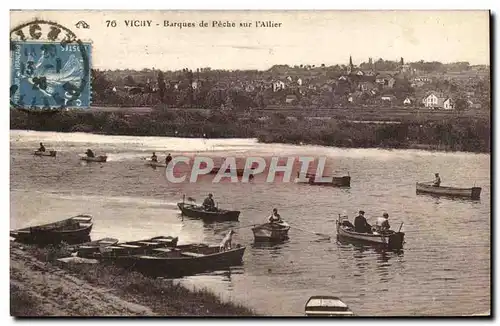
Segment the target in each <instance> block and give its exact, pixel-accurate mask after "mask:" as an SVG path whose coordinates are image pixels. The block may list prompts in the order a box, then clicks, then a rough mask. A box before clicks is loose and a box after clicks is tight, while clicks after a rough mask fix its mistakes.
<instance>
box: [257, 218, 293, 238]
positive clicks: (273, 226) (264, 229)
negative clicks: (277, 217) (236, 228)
mask: <svg viewBox="0 0 500 326" xmlns="http://www.w3.org/2000/svg"><path fill="white" fill-rule="evenodd" d="M289 230H290V225H288V223H286V222H285V221H281V222H279V223H277V222H274V223H265V224H261V225H258V226H255V227H253V228H252V232H253V236H254V238H255V241H283V240H286V239H288V231H289Z"/></svg>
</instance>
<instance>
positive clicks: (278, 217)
mask: <svg viewBox="0 0 500 326" xmlns="http://www.w3.org/2000/svg"><path fill="white" fill-rule="evenodd" d="M280 222H281V215H280V214H278V209H277V208H273V213H272V214H271V216H269V223H280Z"/></svg>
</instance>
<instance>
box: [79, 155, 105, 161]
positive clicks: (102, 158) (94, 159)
mask: <svg viewBox="0 0 500 326" xmlns="http://www.w3.org/2000/svg"><path fill="white" fill-rule="evenodd" d="M107 159H108V157H107V156H106V155H100V156H96V157H88V156H80V160H83V161H87V162H101V163H104V162H106V160H107Z"/></svg>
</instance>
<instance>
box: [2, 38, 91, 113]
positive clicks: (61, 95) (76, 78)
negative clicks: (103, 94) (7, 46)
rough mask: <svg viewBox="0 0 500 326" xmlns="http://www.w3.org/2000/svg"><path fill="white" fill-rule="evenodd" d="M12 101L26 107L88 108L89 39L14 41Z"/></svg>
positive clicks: (12, 47) (89, 92)
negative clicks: (74, 41)
mask: <svg viewBox="0 0 500 326" xmlns="http://www.w3.org/2000/svg"><path fill="white" fill-rule="evenodd" d="M11 49H12V51H11V56H12V58H11V59H12V60H11V86H10V101H11V103H12V104H13V105H15V106H17V107H23V108H32V109H36V108H39V109H44V108H88V107H89V106H90V98H91V86H90V68H89V67H90V61H91V44H90V43H67V44H64V43H61V42H52V41H44V42H41V41H13V42H11Z"/></svg>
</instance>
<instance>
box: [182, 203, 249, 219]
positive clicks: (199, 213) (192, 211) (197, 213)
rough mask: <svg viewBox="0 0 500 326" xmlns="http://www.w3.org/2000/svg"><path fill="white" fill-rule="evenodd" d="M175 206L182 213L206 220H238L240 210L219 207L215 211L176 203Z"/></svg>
mask: <svg viewBox="0 0 500 326" xmlns="http://www.w3.org/2000/svg"><path fill="white" fill-rule="evenodd" d="M177 206H178V207H179V209H180V210H181V212H182V215H185V216H188V217H193V218H199V219H202V220H204V221H206V222H210V221H238V219H239V217H240V211H228V210H222V209H219V210H218V211H216V212H209V211H205V210H203V209H202V208H201V207H200V206H195V205H191V204H185V203H178V204H177Z"/></svg>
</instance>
